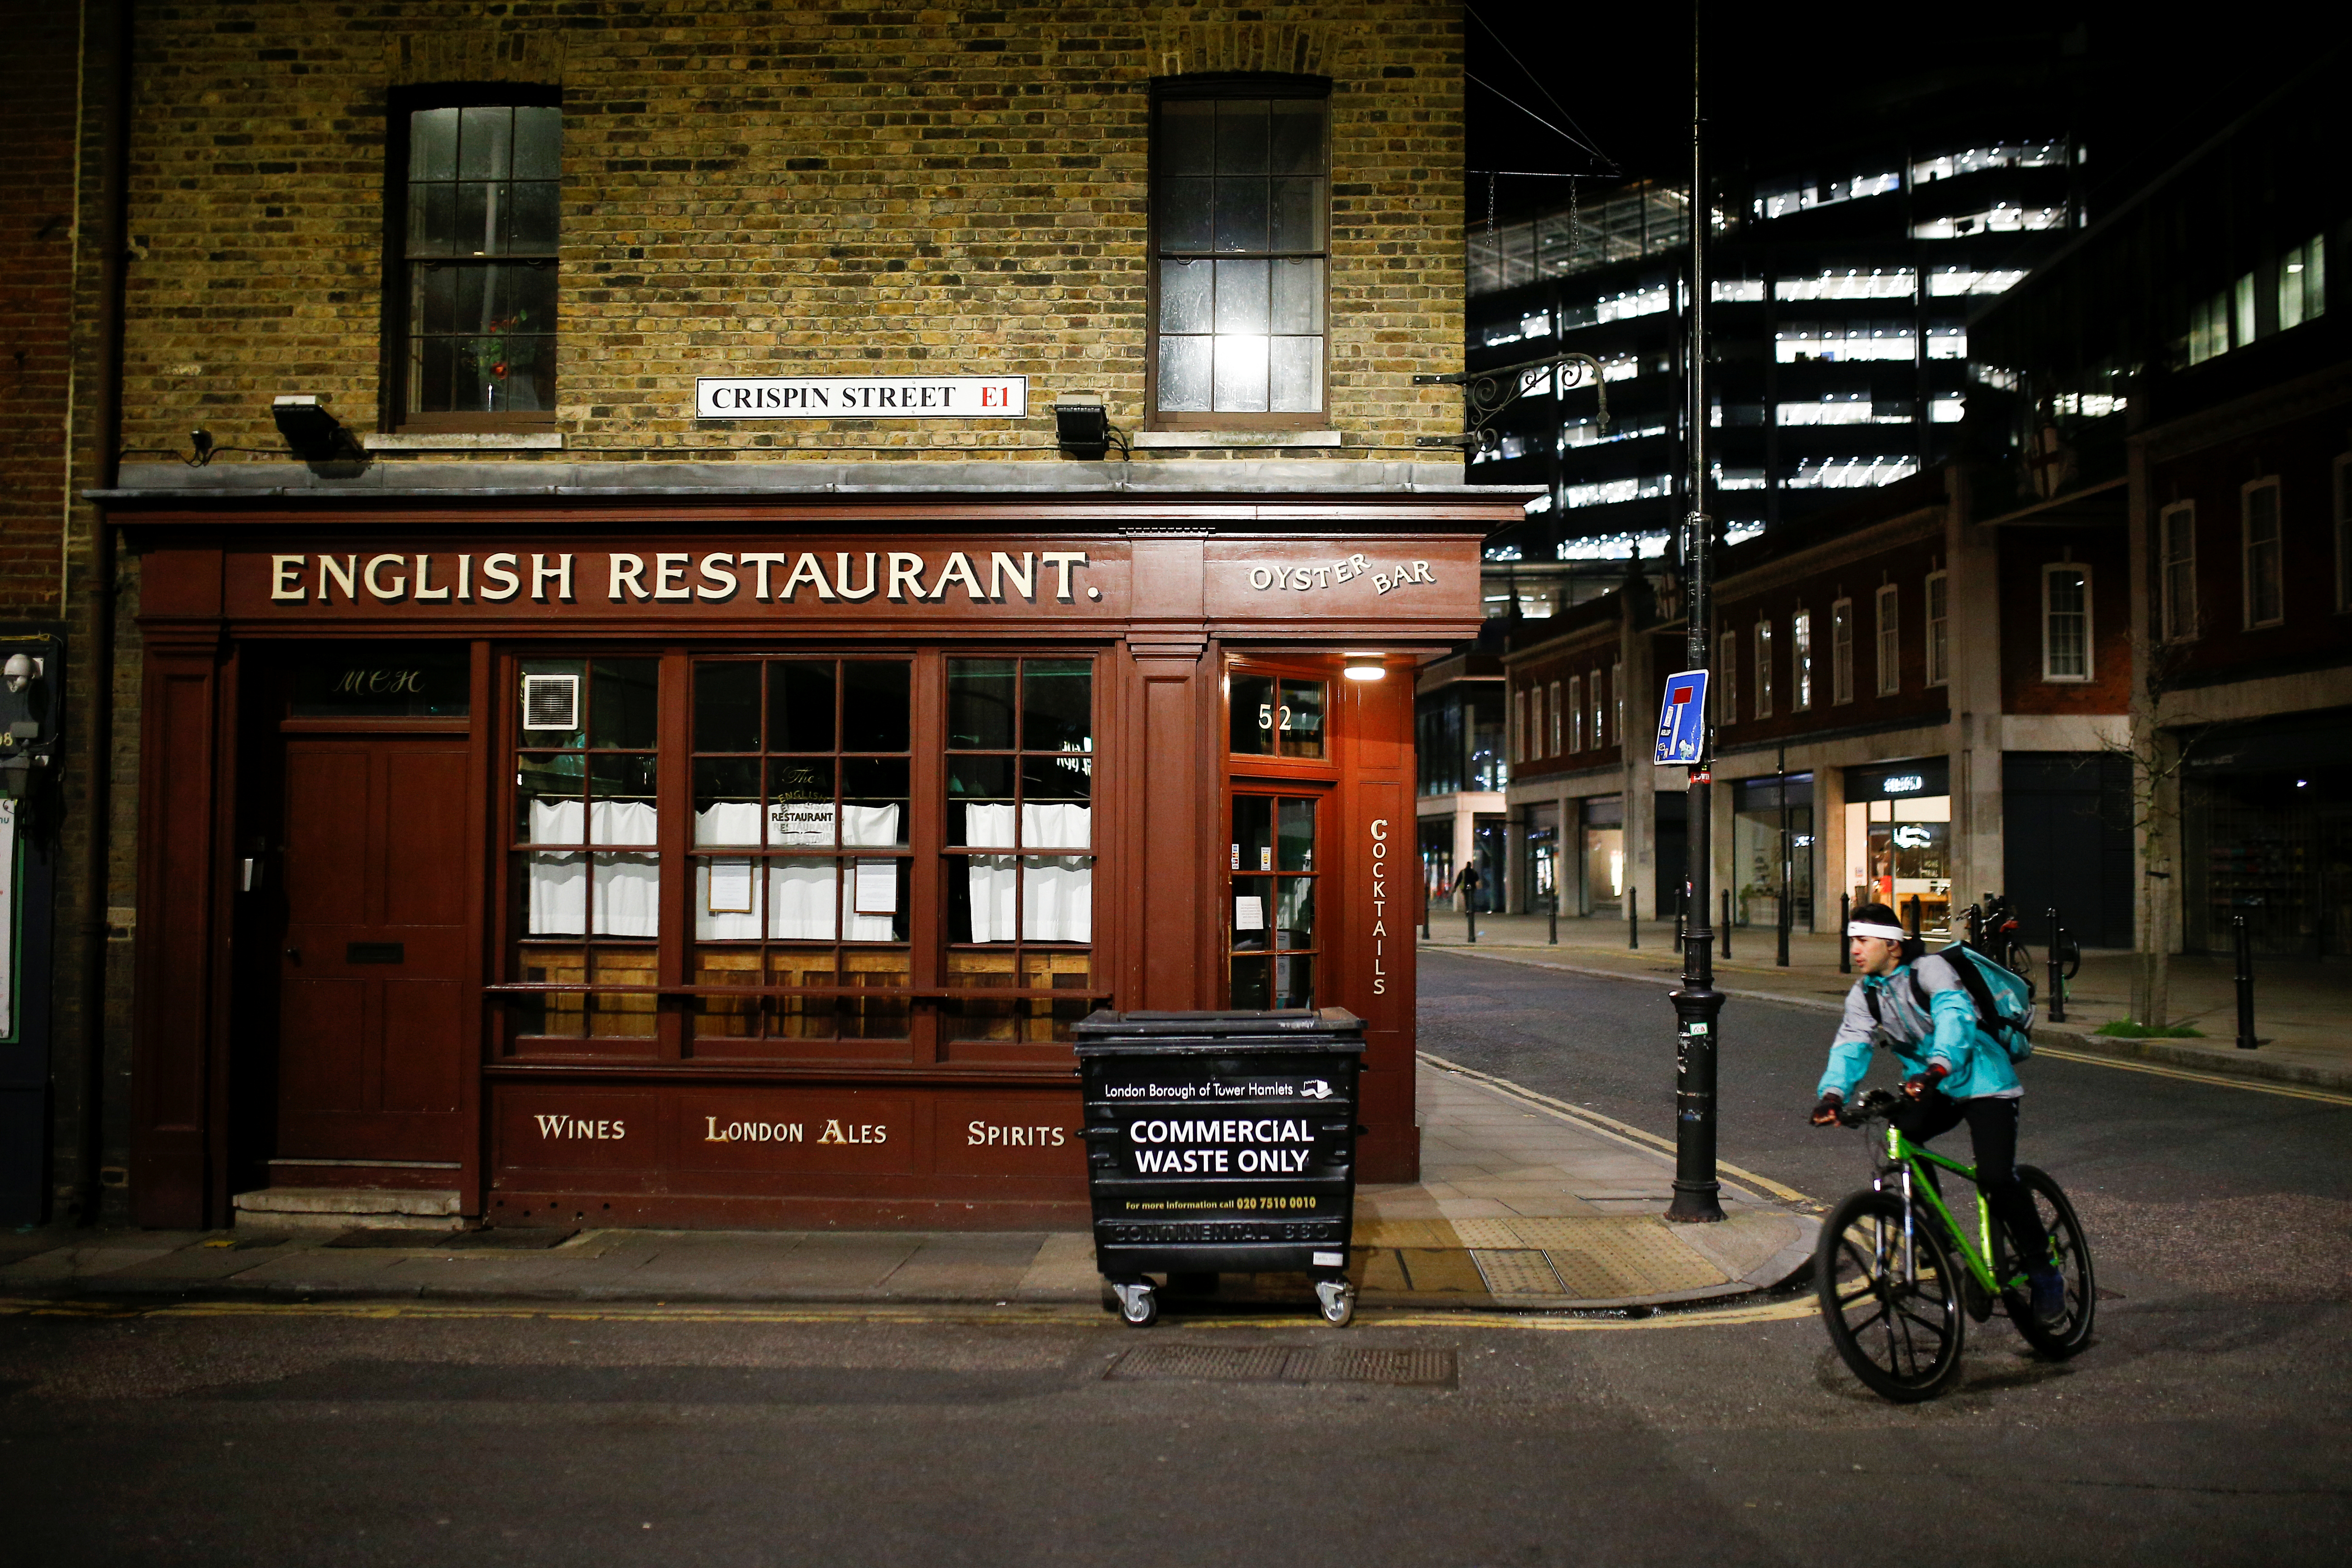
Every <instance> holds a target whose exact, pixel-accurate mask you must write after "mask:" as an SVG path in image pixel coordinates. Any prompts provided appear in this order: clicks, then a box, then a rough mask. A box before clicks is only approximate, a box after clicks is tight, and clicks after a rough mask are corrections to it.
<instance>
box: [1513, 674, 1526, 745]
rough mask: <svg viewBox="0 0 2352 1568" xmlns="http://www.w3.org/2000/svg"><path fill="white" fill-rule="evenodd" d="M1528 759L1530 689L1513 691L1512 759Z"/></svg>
mask: <svg viewBox="0 0 2352 1568" xmlns="http://www.w3.org/2000/svg"><path fill="white" fill-rule="evenodd" d="M1527 760H1528V689H1527V688H1526V687H1524V686H1522V687H1520V688H1519V689H1517V691H1514V692H1512V693H1511V761H1512V762H1514V763H1524V762H1526V761H1527Z"/></svg>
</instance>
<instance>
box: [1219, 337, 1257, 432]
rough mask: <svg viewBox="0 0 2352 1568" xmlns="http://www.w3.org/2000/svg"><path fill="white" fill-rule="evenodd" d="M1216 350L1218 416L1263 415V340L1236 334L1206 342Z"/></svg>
mask: <svg viewBox="0 0 2352 1568" xmlns="http://www.w3.org/2000/svg"><path fill="white" fill-rule="evenodd" d="M1210 341H1211V342H1214V343H1215V344H1216V345H1217V347H1216V372H1215V374H1216V385H1215V390H1216V395H1215V397H1214V398H1213V402H1214V404H1215V405H1216V411H1217V412H1218V413H1220V414H1263V413H1265V370H1266V366H1265V339H1264V338H1262V337H1258V336H1255V335H1241V334H1236V335H1234V336H1232V337H1218V338H1213V339H1211V340H1210Z"/></svg>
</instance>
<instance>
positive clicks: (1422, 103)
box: [124, 0, 1462, 462]
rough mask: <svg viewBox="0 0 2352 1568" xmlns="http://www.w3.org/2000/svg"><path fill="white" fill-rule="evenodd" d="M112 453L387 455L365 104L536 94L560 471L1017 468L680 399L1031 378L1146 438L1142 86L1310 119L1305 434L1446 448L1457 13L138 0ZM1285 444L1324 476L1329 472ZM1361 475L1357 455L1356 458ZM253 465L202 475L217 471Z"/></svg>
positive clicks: (1407, 7)
mask: <svg viewBox="0 0 2352 1568" xmlns="http://www.w3.org/2000/svg"><path fill="white" fill-rule="evenodd" d="M138 11H139V34H138V55H137V89H136V90H137V100H136V121H135V123H136V125H137V128H138V129H137V134H136V138H135V142H134V145H133V148H132V153H131V220H130V228H131V236H132V254H133V256H134V257H135V258H136V259H135V260H134V261H133V263H132V265H131V269H130V280H129V285H128V292H129V321H128V327H127V331H126V366H125V389H124V390H125V407H126V434H125V439H126V442H127V444H128V445H130V446H131V447H173V448H184V446H185V441H186V432H187V430H188V428H189V427H190V426H192V425H194V424H195V423H197V422H198V421H202V422H203V423H204V424H205V426H207V427H209V428H210V429H211V430H212V432H213V433H214V435H215V437H216V438H217V439H218V440H219V441H220V442H222V443H223V444H224V445H225V446H230V447H253V448H256V449H257V451H256V453H255V454H253V455H256V456H266V457H275V458H282V457H283V456H284V449H283V447H282V445H281V444H280V442H279V441H278V437H277V436H276V433H275V431H274V429H273V428H272V426H271V425H270V422H269V415H268V403H269V399H270V397H271V396H272V395H275V394H278V393H285V392H314V393H318V394H320V395H324V396H325V397H327V398H328V399H329V401H330V406H331V408H332V409H334V410H335V411H336V412H337V413H338V414H339V415H340V416H341V417H342V418H343V420H344V421H345V422H346V423H347V424H349V425H351V426H353V427H354V428H358V429H362V430H368V429H375V428H379V427H382V426H383V419H384V417H385V410H383V408H381V407H380V400H381V398H382V397H383V382H382V377H381V374H380V358H381V353H382V347H381V341H380V340H381V334H382V324H383V269H384V254H383V252H384V239H383V203H384V197H385V152H386V148H385V136H386V123H387V121H386V104H387V101H388V97H389V95H390V94H391V92H392V91H393V89H395V88H398V87H401V86H404V85H421V84H427V83H439V82H450V81H499V80H508V81H518V82H531V83H541V84H551V85H556V86H560V87H561V89H562V98H563V106H564V164H563V167H564V175H563V181H564V189H563V236H562V260H561V266H562V304H561V307H560V321H561V332H562V343H561V348H560V351H559V361H558V373H557V375H558V383H559V388H560V390H559V393H558V419H557V426H558V428H559V429H561V430H562V432H563V434H564V436H565V438H566V445H567V451H566V453H565V457H566V458H572V459H579V458H590V459H593V458H649V457H651V458H657V457H681V456H692V457H695V458H700V459H706V460H707V459H709V458H725V457H730V456H733V455H736V454H739V453H740V454H743V455H747V456H748V455H761V454H771V453H772V455H792V456H808V457H815V456H835V455H843V456H856V455H857V454H856V450H855V447H854V445H853V444H856V445H864V446H888V447H908V448H909V449H910V450H909V451H908V454H907V455H909V456H921V455H925V453H926V452H929V453H931V454H934V455H939V456H956V457H965V456H975V455H1010V451H1011V449H1013V448H1023V447H1025V448H1027V449H1028V450H1029V451H1031V452H1032V453H1033V454H1034V453H1035V452H1037V451H1038V450H1039V449H1041V448H1043V447H1046V446H1048V445H1049V443H1050V432H1049V430H1048V428H1047V426H1046V425H1045V420H1044V419H1043V418H1042V417H1036V418H1033V419H1032V420H1030V421H1028V422H1027V423H1025V424H1022V425H1017V426H1012V425H1006V424H1003V423H990V422H980V421H975V422H969V423H967V422H962V421H940V420H925V421H896V422H892V421H879V422H853V421H839V422H834V423H830V424H819V423H793V424H787V425H781V426H779V425H765V426H761V425H740V426H739V425H734V424H730V423H719V422H712V423H711V425H710V426H709V427H698V424H697V422H696V421H695V420H694V419H693V417H692V392H693V380H694V377H695V376H696V375H698V374H720V373H725V374H746V373H749V374H786V373H803V374H827V373H831V374H842V373H862V374H907V373H919V372H926V371H929V372H946V371H962V372H986V373H1005V374H1013V373H1019V374H1028V375H1030V376H1031V377H1032V378H1033V380H1032V383H1031V387H1030V395H1031V397H1032V400H1033V403H1032V406H1033V407H1039V406H1042V405H1050V403H1051V401H1052V398H1053V396H1054V395H1055V393H1057V392H1060V391H1064V390H1071V389H1086V390H1095V391H1100V392H1102V393H1104V394H1106V395H1108V399H1109V401H1110V404H1111V411H1112V418H1113V420H1114V422H1115V423H1118V424H1120V425H1122V426H1128V427H1130V428H1131V427H1134V426H1137V425H1138V424H1139V416H1140V415H1141V413H1142V406H1141V405H1142V401H1143V385H1144V352H1145V342H1146V335H1145V310H1146V279H1147V262H1146V257H1145V254H1144V249H1145V238H1146V230H1145V224H1146V217H1147V211H1146V190H1147V138H1146V130H1147V120H1148V114H1147V109H1148V100H1149V94H1148V84H1149V81H1150V78H1151V77H1152V76H1154V75H1155V74H1167V73H1180V72H1187V71H1203V70H1253V69H1280V70H1295V71H1305V72H1310V73H1316V74H1322V75H1328V76H1329V77H1331V78H1332V79H1333V81H1334V88H1333V94H1332V100H1331V102H1332V174H1333V181H1332V192H1333V195H1332V231H1331V265H1332V275H1331V293H1330V298H1331V344H1330V358H1329V365H1330V370H1329V386H1330V398H1331V406H1332V412H1333V416H1334V417H1333V420H1332V423H1333V424H1334V425H1335V426H1337V427H1338V428H1339V429H1340V430H1341V431H1342V432H1343V434H1344V437H1345V439H1346V441H1347V444H1348V446H1349V447H1362V448H1365V449H1367V450H1368V452H1372V449H1376V448H1380V447H1390V448H1397V447H1404V448H1410V447H1411V445H1412V438H1413V437H1415V436H1417V435H1423V434H1445V433H1449V432H1453V431H1458V430H1459V429H1460V427H1461V426H1460V409H1459V397H1458V394H1455V393H1454V392H1453V391H1452V390H1451V389H1446V388H1423V389H1415V388H1413V387H1412V384H1411V378H1412V374H1413V373H1415V372H1417V371H1430V370H1444V369H1451V368H1453V367H1454V366H1455V365H1457V364H1458V363H1460V357H1461V342H1462V321H1461V283H1460V278H1461V257H1460V246H1459V237H1460V234H1461V226H1462V211H1461V195H1460V190H1461V177H1460V165H1461V148H1462V101H1461V85H1462V84H1461V53H1460V43H1461V38H1460V28H1461V23H1460V20H1459V15H1458V11H1457V8H1456V7H1454V6H1453V5H1443V4H1421V3H1412V0H1352V3H1335V4H1324V5H1263V6H1256V7H1252V8H1248V9H1242V8H1237V7H1233V6H1225V5H1200V6H1189V5H1158V4H1139V3H1129V4H1093V5H1088V4H1049V5H1007V6H1003V7H1002V8H997V9H988V10H983V9H977V8H973V9H962V10H949V9H917V8H914V7H911V6H908V7H898V6H888V5H882V6H872V7H841V8H839V9H826V8H822V7H819V6H816V5H792V4H787V3H782V0H779V3H776V4H765V3H751V0H739V3H737V4H733V5H727V4H715V3H712V0H627V3H623V0H611V3H604V4H600V3H596V0H564V3H562V4H560V5H558V4H553V3H538V4H534V3H530V0H517V3H515V4H509V5H480V4H478V3H474V0H464V3H460V0H384V3H382V4H374V5H367V6H364V7H322V6H319V5H312V4H307V3H302V0H242V3H239V0H215V3H209V4H205V5H154V4H142V5H140V6H139V7H138ZM1314 455H1316V456H1320V457H1328V456H1330V455H1331V454H1330V453H1328V451H1321V452H1317V453H1315V454H1314ZM1372 455H1377V453H1376V452H1373V453H1372ZM245 457H247V454H244V453H234V452H232V453H228V454H226V455H225V456H224V457H223V458H221V460H222V461H224V462H226V461H236V460H240V459H241V458H245Z"/></svg>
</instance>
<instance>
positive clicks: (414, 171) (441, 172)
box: [408, 109, 457, 180]
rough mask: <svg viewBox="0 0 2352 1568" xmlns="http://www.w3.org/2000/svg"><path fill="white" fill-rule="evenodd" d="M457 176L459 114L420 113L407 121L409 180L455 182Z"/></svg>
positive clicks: (410, 116)
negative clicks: (453, 180)
mask: <svg viewBox="0 0 2352 1568" xmlns="http://www.w3.org/2000/svg"><path fill="white" fill-rule="evenodd" d="M408 177H409V178H410V179H411V180H452V179H455V178H457V110H454V109H420V110H416V111H415V112H414V113H412V114H411V115H409V117H408Z"/></svg>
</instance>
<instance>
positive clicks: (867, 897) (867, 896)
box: [852, 860, 898, 915]
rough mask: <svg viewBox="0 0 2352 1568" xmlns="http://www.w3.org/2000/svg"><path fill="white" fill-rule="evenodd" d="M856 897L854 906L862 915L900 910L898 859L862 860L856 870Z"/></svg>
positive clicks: (891, 912) (882, 913)
mask: <svg viewBox="0 0 2352 1568" xmlns="http://www.w3.org/2000/svg"><path fill="white" fill-rule="evenodd" d="M856 899H857V901H856V904H854V905H853V906H852V909H853V910H854V912H856V913H857V914H861V915H895V914H897V913H898V862H897V861H896V860H860V861H859V862H857V871H856Z"/></svg>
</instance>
